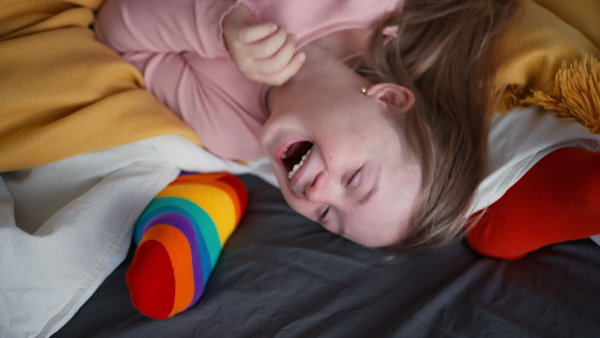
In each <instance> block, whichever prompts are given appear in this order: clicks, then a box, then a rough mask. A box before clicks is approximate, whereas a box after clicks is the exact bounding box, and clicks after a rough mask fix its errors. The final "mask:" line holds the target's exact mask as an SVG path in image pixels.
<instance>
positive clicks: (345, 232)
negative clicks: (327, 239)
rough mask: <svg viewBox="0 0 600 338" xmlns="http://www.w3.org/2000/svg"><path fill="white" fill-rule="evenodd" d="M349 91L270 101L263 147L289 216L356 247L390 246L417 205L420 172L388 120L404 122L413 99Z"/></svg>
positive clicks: (378, 90) (390, 91)
mask: <svg viewBox="0 0 600 338" xmlns="http://www.w3.org/2000/svg"><path fill="white" fill-rule="evenodd" d="M290 86H294V84H290ZM386 86H387V87H386ZM390 86H391V87H390ZM347 87H348V88H344V86H341V87H338V88H337V90H336V91H328V92H326V91H327V89H326V88H321V89H319V85H315V86H311V87H310V88H300V89H301V90H300V91H301V92H302V93H303V94H302V95H298V93H297V92H294V91H293V88H291V89H290V90H292V92H294V93H295V94H294V95H290V96H287V100H279V101H275V100H270V101H272V104H271V116H270V118H269V120H268V121H267V123H266V124H265V126H264V128H263V132H262V135H261V142H262V144H263V148H264V149H265V151H266V153H267V154H268V155H269V157H270V159H271V163H272V164H273V167H274V171H275V174H276V177H277V180H278V182H279V185H280V188H281V191H282V193H283V196H284V197H285V199H286V200H287V202H288V203H289V204H290V206H291V207H292V208H293V209H295V210H296V211H298V212H299V213H300V214H302V215H304V216H306V217H308V218H310V219H312V220H314V221H317V222H319V223H321V224H322V225H323V226H324V227H325V228H326V229H327V230H329V231H332V232H334V233H337V234H339V235H342V236H343V237H346V238H347V239H350V240H352V241H354V242H356V243H359V244H362V245H365V246H370V247H381V246H387V245H392V244H394V243H397V242H398V241H400V240H401V239H402V238H403V236H404V234H405V231H406V229H407V226H408V222H409V220H410V218H411V216H412V213H413V210H414V207H415V205H416V201H417V200H418V199H419V197H420V190H421V189H420V187H421V170H420V167H419V165H418V164H416V163H415V161H413V160H411V159H412V156H411V154H410V152H409V151H408V150H407V149H406V148H405V147H404V146H403V145H402V142H401V139H400V137H399V132H398V127H397V126H396V125H395V123H392V122H391V119H390V118H389V117H388V116H386V114H392V112H393V113H397V114H402V113H403V112H405V111H406V110H408V109H410V108H411V107H412V103H413V100H414V98H413V96H412V93H410V91H408V90H406V89H405V88H403V87H399V86H395V85H388V84H380V85H375V86H373V87H371V88H370V89H369V93H370V95H369V96H366V95H362V94H361V93H360V91H359V88H360V87H356V86H347ZM388 87H389V88H388ZM288 89H289V88H286V85H284V86H283V87H280V89H277V90H281V93H273V94H282V93H283V94H284V95H282V97H283V96H285V91H286V90H288ZM390 107H391V108H390Z"/></svg>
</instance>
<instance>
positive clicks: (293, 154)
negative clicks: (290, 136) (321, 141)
mask: <svg viewBox="0 0 600 338" xmlns="http://www.w3.org/2000/svg"><path fill="white" fill-rule="evenodd" d="M312 147H313V144H312V143H311V142H308V141H302V142H296V143H294V144H292V145H290V146H289V147H288V148H287V149H286V150H285V151H284V152H283V155H281V162H282V163H283V165H284V166H285V168H286V169H287V171H288V179H289V180H291V179H293V178H294V176H295V175H296V173H297V172H298V170H300V168H302V166H303V165H304V163H305V162H306V160H307V159H308V157H309V156H310V153H311V152H312Z"/></svg>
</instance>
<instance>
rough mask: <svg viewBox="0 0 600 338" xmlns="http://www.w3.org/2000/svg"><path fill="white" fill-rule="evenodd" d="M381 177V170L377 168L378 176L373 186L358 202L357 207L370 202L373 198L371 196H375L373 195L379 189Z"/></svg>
mask: <svg viewBox="0 0 600 338" xmlns="http://www.w3.org/2000/svg"><path fill="white" fill-rule="evenodd" d="M380 177H381V175H380V171H379V170H377V173H376V177H375V179H374V180H373V186H372V187H371V189H370V190H369V191H368V192H367V193H366V194H365V195H364V196H363V197H362V198H360V199H359V200H358V201H357V202H356V206H357V207H360V206H362V205H364V204H366V203H368V202H369V200H371V197H373V195H375V194H376V193H377V191H378V190H379V178H380Z"/></svg>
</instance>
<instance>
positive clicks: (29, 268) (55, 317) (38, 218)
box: [0, 135, 275, 337]
mask: <svg viewBox="0 0 600 338" xmlns="http://www.w3.org/2000/svg"><path fill="white" fill-rule="evenodd" d="M265 164H267V162H266V161H259V162H255V163H251V164H247V165H244V164H240V163H236V162H229V161H223V160H221V159H219V158H217V157H215V156H213V155H211V154H210V153H208V152H206V151H205V150H203V149H202V148H200V147H198V146H196V145H194V144H193V143H191V142H189V141H187V140H186V139H184V138H183V137H180V136H177V135H167V136H161V137H156V138H153V139H149V140H145V141H142V142H137V143H134V144H128V145H124V146H120V147H116V148H112V149H107V150H104V151H99V152H94V153H89V154H83V155H79V156H75V157H72V158H69V159H66V160H63V161H60V162H57V163H53V164H49V165H45V166H42V167H37V168H32V169H27V170H21V171H16V172H9V173H2V174H0V175H1V176H0V177H1V180H0V295H1V296H0V337H46V336H49V335H51V334H52V333H54V332H56V331H57V330H58V329H60V328H61V327H62V326H63V325H64V324H65V323H66V322H67V321H69V320H70V319H71V318H72V317H73V315H74V314H75V312H76V311H77V310H78V309H79V308H80V307H81V305H83V303H84V302H85V301H86V300H87V299H88V298H89V297H90V296H91V295H92V294H93V293H94V291H95V290H96V289H97V287H98V286H99V285H100V283H102V281H103V280H104V279H105V278H106V277H107V276H108V275H109V274H110V273H111V272H112V271H113V270H114V269H115V268H116V267H117V266H118V265H119V264H120V263H121V262H122V261H123V260H124V259H125V256H126V253H127V250H128V248H129V245H130V243H131V232H132V229H133V227H132V225H133V224H134V222H135V220H136V219H137V217H138V216H139V215H140V214H141V213H142V211H143V210H144V208H145V207H146V206H147V205H148V203H149V202H150V201H151V200H152V198H153V197H154V196H156V194H157V193H158V192H160V191H161V190H162V189H163V188H164V187H165V186H167V185H168V184H169V183H170V182H171V181H172V180H173V179H175V177H177V175H178V174H179V172H180V170H187V171H192V172H218V171H229V172H233V173H245V172H253V173H255V174H257V175H259V176H262V177H265V179H266V180H267V181H269V182H271V183H273V182H275V181H274V179H273V175H271V174H269V172H270V166H268V164H267V166H265Z"/></svg>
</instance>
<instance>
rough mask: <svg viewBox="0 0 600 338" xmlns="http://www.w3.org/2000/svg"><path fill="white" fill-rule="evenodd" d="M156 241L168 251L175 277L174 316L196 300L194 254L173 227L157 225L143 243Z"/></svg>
mask: <svg viewBox="0 0 600 338" xmlns="http://www.w3.org/2000/svg"><path fill="white" fill-rule="evenodd" d="M147 240H155V241H158V242H160V243H162V245H163V246H164V247H165V248H166V249H167V252H168V253H169V258H170V259H171V264H172V266H173V274H174V275H175V300H174V302H173V309H172V310H171V313H170V314H169V317H171V316H172V315H174V314H176V313H178V312H181V311H183V310H185V309H186V308H187V307H188V306H189V305H190V303H191V302H192V299H193V298H194V274H193V268H192V252H191V248H190V243H188V241H187V238H186V237H185V235H184V234H183V233H182V232H181V231H179V230H178V229H176V228H175V227H173V226H170V225H167V224H157V225H155V226H153V227H151V228H150V229H148V231H147V232H146V233H145V234H144V236H143V238H142V243H143V242H144V241H147Z"/></svg>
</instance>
